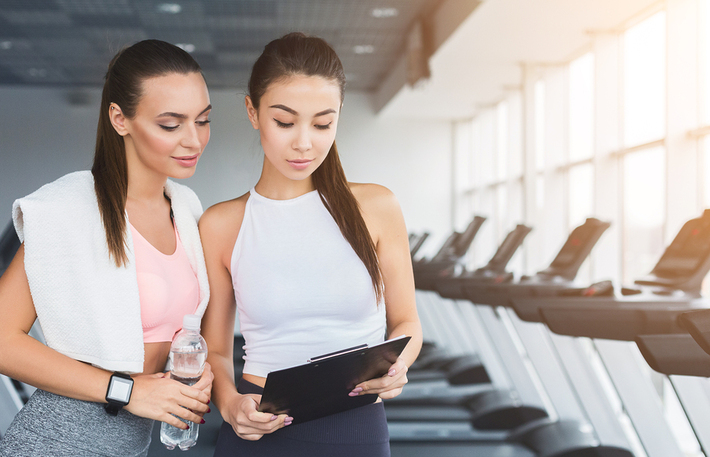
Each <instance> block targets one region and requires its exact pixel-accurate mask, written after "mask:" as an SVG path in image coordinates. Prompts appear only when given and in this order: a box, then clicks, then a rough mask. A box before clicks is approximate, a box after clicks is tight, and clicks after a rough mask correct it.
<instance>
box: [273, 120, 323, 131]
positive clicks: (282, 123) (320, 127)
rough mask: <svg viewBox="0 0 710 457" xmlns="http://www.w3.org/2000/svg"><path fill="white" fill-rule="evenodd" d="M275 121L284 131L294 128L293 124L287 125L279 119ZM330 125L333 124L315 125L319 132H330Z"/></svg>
mask: <svg viewBox="0 0 710 457" xmlns="http://www.w3.org/2000/svg"><path fill="white" fill-rule="evenodd" d="M274 121H275V122H276V125H277V126H279V127H281V128H282V129H287V128H289V127H291V126H293V123H288V124H287V123H285V122H281V121H279V120H277V119H274ZM330 124H332V122H328V123H327V124H325V125H319V124H315V125H314V127H315V128H317V129H318V130H328V129H329V128H330Z"/></svg>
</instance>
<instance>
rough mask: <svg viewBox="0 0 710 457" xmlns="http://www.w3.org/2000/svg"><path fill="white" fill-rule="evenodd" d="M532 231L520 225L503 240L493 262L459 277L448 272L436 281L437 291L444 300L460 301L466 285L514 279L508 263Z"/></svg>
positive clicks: (464, 272) (463, 273)
mask: <svg viewBox="0 0 710 457" xmlns="http://www.w3.org/2000/svg"><path fill="white" fill-rule="evenodd" d="M530 231H532V227H528V226H527V225H523V224H518V225H517V226H516V227H515V228H514V229H513V230H511V231H510V233H508V234H507V235H506V237H505V239H503V242H502V243H501V244H500V246H499V247H498V250H496V252H495V254H494V255H493V257H492V258H491V260H490V261H489V262H488V263H487V264H486V265H485V266H483V267H481V268H478V269H476V270H473V271H466V270H465V269H464V271H463V272H462V273H461V274H460V275H458V276H451V277H448V276H446V275H447V274H448V273H449V272H450V270H446V271H445V272H444V273H443V274H442V276H441V277H440V278H439V279H437V280H436V291H437V292H438V293H439V295H441V296H442V297H444V298H451V299H460V298H461V297H464V296H465V295H464V292H463V286H464V285H465V284H466V283H480V284H500V283H503V282H509V281H511V280H512V279H513V273H511V272H509V271H506V267H507V266H508V262H510V259H511V258H512V257H513V255H514V254H515V252H516V251H517V250H518V248H519V247H520V246H522V244H523V241H524V240H525V237H526V236H527V235H528V233H530Z"/></svg>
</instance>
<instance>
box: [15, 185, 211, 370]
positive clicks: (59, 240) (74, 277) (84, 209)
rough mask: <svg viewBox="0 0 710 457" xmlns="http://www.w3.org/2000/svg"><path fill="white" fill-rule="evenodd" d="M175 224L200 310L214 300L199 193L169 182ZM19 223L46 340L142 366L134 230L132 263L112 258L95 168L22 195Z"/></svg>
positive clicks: (101, 359)
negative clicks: (201, 228)
mask: <svg viewBox="0 0 710 457" xmlns="http://www.w3.org/2000/svg"><path fill="white" fill-rule="evenodd" d="M165 193H166V195H167V196H168V197H169V198H170V199H171V202H172V208H173V214H174V220H175V225H176V227H177V230H178V232H179V234H180V239H181V240H182V243H183V245H184V247H185V252H186V253H187V256H188V259H189V260H190V263H191V264H192V267H193V269H194V271H195V272H196V273H197V279H198V282H199V284H200V304H199V306H198V309H197V314H199V315H200V316H201V315H202V314H203V313H204V310H205V307H206V306H207V301H208V300H209V287H208V283H207V271H206V268H205V263H204V256H203V253H202V245H201V243H200V238H199V233H198V230H197V220H199V217H200V215H201V213H202V207H201V205H200V202H199V200H198V199H197V196H196V195H195V194H194V193H193V192H192V191H191V190H190V189H189V188H187V187H185V186H183V185H180V184H176V183H174V182H172V181H168V182H167V184H166V186H165ZM12 217H13V222H14V224H15V230H16V231H17V234H18V236H19V238H20V241H22V242H23V243H24V249H25V271H26V273H27V279H28V281H29V285H30V292H31V294H32V300H33V302H34V306H35V309H36V311H37V317H38V319H39V323H40V325H41V327H42V332H43V333H44V336H45V339H46V341H47V345H48V346H49V347H51V348H53V349H55V350H56V351H58V352H61V353H62V354H64V355H67V356H69V357H72V358H74V359H76V360H81V361H83V362H88V363H91V364H93V365H95V366H98V367H101V368H104V369H106V370H110V371H124V372H129V373H139V372H141V371H143V356H144V354H143V329H142V325H141V315H140V302H139V295H138V283H137V279H136V267H135V261H134V259H135V257H134V254H133V240H132V237H131V231H130V230H127V246H128V249H127V251H126V253H127V255H128V264H127V266H125V267H117V266H116V264H115V263H114V261H113V259H112V258H110V257H109V253H108V246H107V243H106V232H105V230H104V227H103V223H102V222H101V215H100V213H99V209H98V203H97V200H96V194H95V192H94V180H93V176H92V174H91V172H89V171H80V172H75V173H71V174H68V175H66V176H64V177H62V178H59V179H58V180H56V181H54V182H52V183H49V184H47V185H45V186H43V187H41V188H40V189H38V190H37V191H35V192H34V193H32V194H30V195H28V196H26V197H24V198H21V199H19V200H16V201H15V203H14V204H13V208H12Z"/></svg>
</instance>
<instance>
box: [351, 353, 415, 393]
mask: <svg viewBox="0 0 710 457" xmlns="http://www.w3.org/2000/svg"><path fill="white" fill-rule="evenodd" d="M407 371H408V368H407V364H406V363H404V360H402V359H401V358H398V359H397V361H396V362H395V363H394V364H392V366H391V367H390V369H389V371H388V372H387V374H385V375H384V376H382V377H380V378H375V379H371V380H369V381H365V382H361V383H360V384H358V385H357V386H355V388H354V389H353V390H352V391H351V392H350V394H349V395H350V396H352V397H354V396H358V395H366V394H378V395H379V396H380V397H381V398H383V399H388V398H393V397H396V396H397V395H399V394H400V393H401V392H402V388H403V387H404V385H405V384H407V381H408V380H407Z"/></svg>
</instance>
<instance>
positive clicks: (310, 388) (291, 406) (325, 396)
mask: <svg viewBox="0 0 710 457" xmlns="http://www.w3.org/2000/svg"><path fill="white" fill-rule="evenodd" d="M410 339H411V337H410V336H404V335H402V336H400V337H397V338H393V339H391V340H387V341H385V342H383V343H380V344H377V345H375V346H369V347H368V346H367V345H362V346H356V347H352V348H348V349H344V350H342V351H338V352H334V353H331V354H325V355H322V356H318V357H313V358H312V359H310V360H309V362H308V363H306V364H303V365H298V366H295V367H292V368H286V369H283V370H277V371H272V372H270V373H269V374H268V375H267V377H266V384H265V385H264V394H263V395H262V397H261V403H260V404H259V411H262V412H268V413H272V414H288V415H289V416H291V417H293V422H294V423H302V422H306V421H309V420H313V419H318V418H321V417H325V416H328V415H330V414H335V413H339V412H342V411H347V410H349V409H353V408H358V407H360V406H365V405H368V404H370V403H373V402H375V401H376V400H377V395H376V394H367V395H358V396H357V397H350V396H349V395H348V394H349V393H350V392H351V391H352V390H353V389H354V388H355V386H356V385H358V384H359V383H361V382H363V381H367V380H369V379H374V378H379V377H381V376H384V375H385V374H386V373H387V371H388V370H389V369H390V366H391V365H392V364H393V363H395V362H396V361H397V357H399V355H400V354H401V353H402V351H403V350H404V347H405V346H406V345H407V343H408V342H409V340H410Z"/></svg>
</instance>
